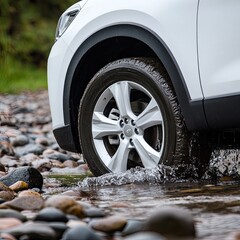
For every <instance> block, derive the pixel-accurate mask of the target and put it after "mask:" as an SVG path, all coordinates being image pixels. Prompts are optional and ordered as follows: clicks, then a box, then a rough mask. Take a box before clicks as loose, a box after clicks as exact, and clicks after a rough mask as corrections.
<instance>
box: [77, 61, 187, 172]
mask: <svg viewBox="0 0 240 240" xmlns="http://www.w3.org/2000/svg"><path fill="white" fill-rule="evenodd" d="M78 126H79V133H80V134H79V138H80V143H81V147H82V151H83V154H84V157H85V159H86V162H87V163H88V165H89V167H90V170H91V171H92V172H93V174H94V175H97V176H99V175H102V174H105V173H108V172H124V171H126V170H127V169H130V168H132V167H136V166H141V167H147V168H153V167H155V166H157V165H158V164H160V163H161V164H165V165H176V164H179V163H181V164H182V163H187V162H188V160H189V137H188V133H187V131H186V128H185V125H184V122H183V118H182V115H181V111H180V107H179V104H178V102H177V98H176V95H175V93H174V91H173V88H172V85H171V82H170V80H169V77H168V75H167V73H166V71H165V70H164V68H163V67H162V65H161V64H160V63H158V62H157V61H156V60H154V59H147V58H127V59H121V60H117V61H115V62H112V63H110V64H108V65H107V66H105V67H104V68H102V69H101V70H100V71H99V72H98V73H97V74H96V75H95V76H94V77H93V78H92V80H91V81H90V83H89V84H88V86H87V88H86V90H85V92H84V95H83V97H82V99H81V102H80V106H79V118H78Z"/></svg>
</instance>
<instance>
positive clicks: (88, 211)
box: [84, 207, 106, 218]
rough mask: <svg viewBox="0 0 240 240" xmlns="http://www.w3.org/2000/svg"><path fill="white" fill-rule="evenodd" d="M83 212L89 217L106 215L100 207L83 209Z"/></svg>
mask: <svg viewBox="0 0 240 240" xmlns="http://www.w3.org/2000/svg"><path fill="white" fill-rule="evenodd" d="M84 213H85V215H86V217H89V218H99V217H105V216H106V214H105V213H104V212H103V211H102V210H101V209H100V208H96V207H91V208H87V209H84Z"/></svg>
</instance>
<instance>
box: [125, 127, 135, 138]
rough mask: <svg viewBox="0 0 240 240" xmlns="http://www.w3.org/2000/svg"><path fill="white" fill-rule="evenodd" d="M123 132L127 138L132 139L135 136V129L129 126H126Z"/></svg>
mask: <svg viewBox="0 0 240 240" xmlns="http://www.w3.org/2000/svg"><path fill="white" fill-rule="evenodd" d="M123 132H124V134H125V136H127V137H131V136H132V135H133V129H132V127H131V126H129V125H126V126H125V127H124V128H123Z"/></svg>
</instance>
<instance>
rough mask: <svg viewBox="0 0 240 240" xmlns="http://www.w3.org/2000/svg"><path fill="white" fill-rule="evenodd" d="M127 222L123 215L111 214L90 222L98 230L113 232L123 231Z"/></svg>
mask: <svg viewBox="0 0 240 240" xmlns="http://www.w3.org/2000/svg"><path fill="white" fill-rule="evenodd" d="M126 224H127V219H126V218H125V217H123V216H110V217H106V218H101V219H94V220H93V221H91V222H90V226H91V227H92V228H93V229H94V230H97V231H101V232H106V233H113V232H116V231H122V230H123V228H124V227H125V225H126Z"/></svg>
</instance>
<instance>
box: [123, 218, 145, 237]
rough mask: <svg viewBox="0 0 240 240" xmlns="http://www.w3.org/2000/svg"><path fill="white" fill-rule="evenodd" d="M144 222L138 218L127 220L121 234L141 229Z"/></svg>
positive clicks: (128, 233)
mask: <svg viewBox="0 0 240 240" xmlns="http://www.w3.org/2000/svg"><path fill="white" fill-rule="evenodd" d="M144 224H145V222H143V221H140V220H132V219H130V220H128V222H127V224H126V226H125V227H124V229H123V231H122V236H127V235H130V234H134V233H137V232H140V231H142V230H143V228H144Z"/></svg>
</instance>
